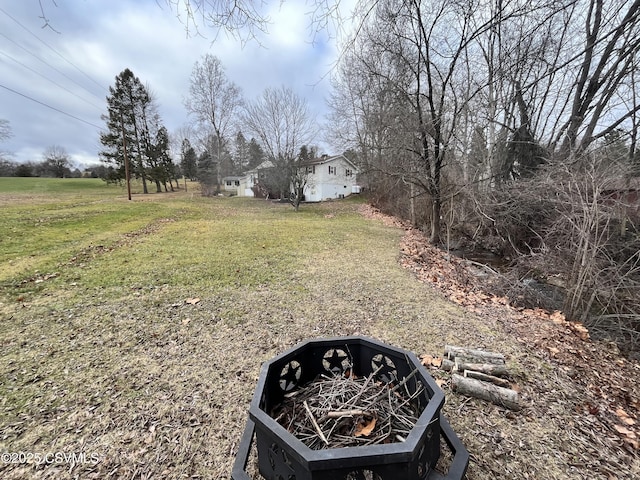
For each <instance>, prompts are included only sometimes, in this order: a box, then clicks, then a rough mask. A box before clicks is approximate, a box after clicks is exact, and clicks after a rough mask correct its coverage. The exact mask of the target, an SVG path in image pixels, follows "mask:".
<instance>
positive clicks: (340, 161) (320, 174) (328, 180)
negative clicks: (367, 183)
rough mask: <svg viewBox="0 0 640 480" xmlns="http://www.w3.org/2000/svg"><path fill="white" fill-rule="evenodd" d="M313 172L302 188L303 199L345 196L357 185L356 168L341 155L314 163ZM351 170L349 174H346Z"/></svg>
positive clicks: (327, 198)
mask: <svg viewBox="0 0 640 480" xmlns="http://www.w3.org/2000/svg"><path fill="white" fill-rule="evenodd" d="M314 166H315V173H310V174H309V177H308V180H307V186H306V187H305V189H304V196H305V201H307V202H320V201H323V200H331V199H335V198H340V197H341V196H344V197H347V196H349V195H351V193H352V191H353V186H354V185H357V179H356V174H357V169H356V167H355V166H354V165H353V164H352V163H351V162H350V161H349V160H347V159H346V157H344V156H343V155H338V156H335V157H329V158H327V159H326V160H323V161H320V162H318V163H316V164H315V165H314ZM348 172H351V175H347V173H348Z"/></svg>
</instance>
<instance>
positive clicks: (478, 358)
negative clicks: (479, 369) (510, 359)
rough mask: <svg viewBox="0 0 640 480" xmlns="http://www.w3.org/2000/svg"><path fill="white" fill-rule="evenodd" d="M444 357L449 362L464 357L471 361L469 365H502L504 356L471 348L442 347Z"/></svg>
mask: <svg viewBox="0 0 640 480" xmlns="http://www.w3.org/2000/svg"><path fill="white" fill-rule="evenodd" d="M444 355H445V357H446V358H448V359H449V360H453V359H455V358H456V357H464V358H465V359H467V360H471V362H469V363H495V364H504V355H502V354H501V353H496V352H487V351H485V350H474V349H472V348H464V347H456V346H454V345H445V346H444Z"/></svg>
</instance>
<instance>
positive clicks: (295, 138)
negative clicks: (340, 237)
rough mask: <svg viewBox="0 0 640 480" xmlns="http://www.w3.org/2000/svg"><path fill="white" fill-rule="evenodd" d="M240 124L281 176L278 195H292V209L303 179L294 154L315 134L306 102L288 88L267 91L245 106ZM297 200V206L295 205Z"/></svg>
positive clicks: (315, 129)
mask: <svg viewBox="0 0 640 480" xmlns="http://www.w3.org/2000/svg"><path fill="white" fill-rule="evenodd" d="M242 121H243V123H244V125H245V127H246V129H247V130H248V131H250V132H251V133H252V134H253V135H255V136H256V138H258V139H259V140H260V143H262V146H263V148H264V150H265V152H266V154H267V157H268V158H269V159H270V160H271V161H272V162H273V163H274V165H275V168H276V170H277V171H278V172H279V173H280V174H281V178H280V185H279V189H280V191H281V193H282V194H284V195H286V196H289V197H290V196H291V193H294V194H296V195H294V207H295V208H296V209H297V208H298V205H299V203H300V199H299V198H298V195H297V194H298V193H299V192H300V191H301V189H302V190H304V184H305V181H306V175H305V174H304V172H303V171H302V167H301V165H299V164H298V163H299V162H298V159H299V157H298V152H299V151H300V148H301V147H302V146H303V145H307V144H310V143H312V140H313V138H314V136H315V134H316V133H317V125H316V122H315V118H314V117H313V116H312V114H311V112H310V111H309V107H308V104H307V102H306V100H304V99H303V98H301V97H299V96H298V95H297V94H296V93H295V92H294V91H293V90H292V89H291V88H289V87H285V86H282V87H280V88H267V89H265V90H264V92H263V93H262V96H261V97H259V98H258V99H257V100H256V101H254V102H253V103H251V104H249V105H248V106H247V107H246V109H245V112H244V115H243V117H242ZM296 199H297V202H296Z"/></svg>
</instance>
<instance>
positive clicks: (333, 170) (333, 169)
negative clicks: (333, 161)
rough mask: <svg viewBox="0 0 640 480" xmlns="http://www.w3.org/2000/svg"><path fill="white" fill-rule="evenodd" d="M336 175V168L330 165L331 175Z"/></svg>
mask: <svg viewBox="0 0 640 480" xmlns="http://www.w3.org/2000/svg"><path fill="white" fill-rule="evenodd" d="M335 174H336V167H332V166H331V165H329V175H335Z"/></svg>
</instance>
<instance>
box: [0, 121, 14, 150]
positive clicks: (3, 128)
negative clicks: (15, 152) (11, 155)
mask: <svg viewBox="0 0 640 480" xmlns="http://www.w3.org/2000/svg"><path fill="white" fill-rule="evenodd" d="M12 136H13V134H12V133H11V125H9V120H5V119H4V118H0V143H2V142H6V141H7V140H9V139H10V138H11V137H12ZM7 155H8V154H7V152H4V151H2V150H0V160H6V159H5V157H6V156H7Z"/></svg>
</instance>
